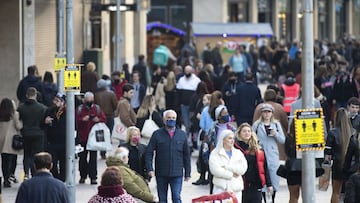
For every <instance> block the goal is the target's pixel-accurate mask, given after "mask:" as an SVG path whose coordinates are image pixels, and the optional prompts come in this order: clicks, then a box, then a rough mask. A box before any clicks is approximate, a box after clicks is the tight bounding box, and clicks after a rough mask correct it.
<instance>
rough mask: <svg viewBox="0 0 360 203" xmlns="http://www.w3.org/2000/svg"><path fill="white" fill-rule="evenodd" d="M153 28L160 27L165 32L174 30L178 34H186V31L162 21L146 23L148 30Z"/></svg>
mask: <svg viewBox="0 0 360 203" xmlns="http://www.w3.org/2000/svg"><path fill="white" fill-rule="evenodd" d="M153 29H160V30H162V31H164V32H172V33H174V34H177V35H182V36H183V35H186V33H185V32H184V31H182V30H180V29H178V28H176V27H173V26H171V25H168V24H164V23H160V22H151V23H148V24H147V25H146V31H147V32H149V31H152V30H153Z"/></svg>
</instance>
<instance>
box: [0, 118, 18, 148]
mask: <svg viewBox="0 0 360 203" xmlns="http://www.w3.org/2000/svg"><path fill="white" fill-rule="evenodd" d="M22 127H23V124H22V121H21V120H20V119H19V112H17V111H16V112H15V114H14V117H13V119H11V120H10V121H6V122H0V149H1V153H7V154H21V153H22V150H14V149H13V148H12V146H11V144H12V138H13V136H14V135H15V134H19V132H20V129H21V128H22Z"/></svg>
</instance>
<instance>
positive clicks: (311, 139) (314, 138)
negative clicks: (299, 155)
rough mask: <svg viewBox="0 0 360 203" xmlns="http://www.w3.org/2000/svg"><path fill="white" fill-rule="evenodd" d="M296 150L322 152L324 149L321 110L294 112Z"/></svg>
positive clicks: (299, 110)
mask: <svg viewBox="0 0 360 203" xmlns="http://www.w3.org/2000/svg"><path fill="white" fill-rule="evenodd" d="M294 115H295V117H294V120H295V137H296V150H300V151H306V150H323V149H324V147H325V139H324V121H323V112H322V109H321V108H319V109H298V110H296V111H295V114H294Z"/></svg>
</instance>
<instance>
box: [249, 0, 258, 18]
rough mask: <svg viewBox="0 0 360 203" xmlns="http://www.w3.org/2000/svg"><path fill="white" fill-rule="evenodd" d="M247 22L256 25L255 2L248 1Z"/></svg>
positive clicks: (256, 10) (256, 12)
mask: <svg viewBox="0 0 360 203" xmlns="http://www.w3.org/2000/svg"><path fill="white" fill-rule="evenodd" d="M249 22H250V23H258V5H257V1H249Z"/></svg>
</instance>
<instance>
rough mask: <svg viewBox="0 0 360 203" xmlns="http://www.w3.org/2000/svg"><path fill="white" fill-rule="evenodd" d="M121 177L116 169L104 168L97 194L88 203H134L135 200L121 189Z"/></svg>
mask: <svg viewBox="0 0 360 203" xmlns="http://www.w3.org/2000/svg"><path fill="white" fill-rule="evenodd" d="M123 183H124V181H123V177H122V174H121V172H120V170H119V169H118V168H117V167H114V166H111V167H108V168H106V170H105V172H104V173H103V175H102V177H101V185H100V186H99V187H98V193H97V194H96V195H94V196H93V197H91V199H90V200H89V202H88V203H103V202H113V203H136V201H135V199H134V198H133V197H132V196H131V195H130V194H128V193H127V192H126V190H125V189H124V188H123Z"/></svg>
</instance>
